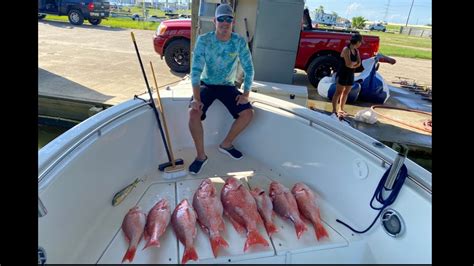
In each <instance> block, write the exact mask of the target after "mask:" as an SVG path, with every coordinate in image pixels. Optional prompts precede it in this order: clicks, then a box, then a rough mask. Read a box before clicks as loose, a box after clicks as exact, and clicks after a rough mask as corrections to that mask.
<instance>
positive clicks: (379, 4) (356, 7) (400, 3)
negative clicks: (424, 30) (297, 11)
mask: <svg viewBox="0 0 474 266" xmlns="http://www.w3.org/2000/svg"><path fill="white" fill-rule="evenodd" d="M412 1H413V8H412V10H411V14H410V20H409V21H408V24H411V25H425V24H428V23H429V24H431V23H432V22H431V8H432V5H431V0H305V6H307V7H308V9H309V10H310V11H311V13H312V12H313V11H314V10H315V9H316V8H318V7H319V6H320V5H322V6H323V7H324V13H332V12H333V11H334V12H336V13H337V14H338V15H339V16H341V17H344V18H348V19H352V17H357V16H363V17H364V18H365V19H366V20H369V21H378V20H384V17H385V13H387V16H386V19H385V20H386V21H387V22H389V23H399V24H405V23H406V21H407V17H408V13H409V12H410V6H411V4H412ZM387 5H388V12H387Z"/></svg>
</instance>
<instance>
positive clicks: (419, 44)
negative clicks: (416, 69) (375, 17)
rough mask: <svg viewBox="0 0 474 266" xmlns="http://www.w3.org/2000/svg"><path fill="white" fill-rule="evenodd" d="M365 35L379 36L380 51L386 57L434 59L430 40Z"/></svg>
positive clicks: (390, 34) (374, 32) (382, 34)
mask: <svg viewBox="0 0 474 266" xmlns="http://www.w3.org/2000/svg"><path fill="white" fill-rule="evenodd" d="M364 35H374V36H379V38H380V48H379V51H380V52H381V53H382V54H384V55H388V56H400V57H407V58H421V59H430V60H431V59H432V52H431V48H432V41H431V39H430V38H423V37H416V36H409V35H405V34H398V33H388V32H376V31H371V32H365V33H364Z"/></svg>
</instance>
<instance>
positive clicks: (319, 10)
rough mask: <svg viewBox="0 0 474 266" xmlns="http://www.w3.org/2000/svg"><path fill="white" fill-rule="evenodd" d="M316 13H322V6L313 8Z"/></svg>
mask: <svg viewBox="0 0 474 266" xmlns="http://www.w3.org/2000/svg"><path fill="white" fill-rule="evenodd" d="M314 11H315V12H316V13H324V6H319V7H318V8H316V9H315V10H314Z"/></svg>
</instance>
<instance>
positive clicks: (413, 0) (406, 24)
mask: <svg viewBox="0 0 474 266" xmlns="http://www.w3.org/2000/svg"><path fill="white" fill-rule="evenodd" d="M413 2H415V0H412V1H411V7H410V12H408V17H407V23H405V27H407V26H408V20H409V19H410V14H411V9H412V7H413Z"/></svg>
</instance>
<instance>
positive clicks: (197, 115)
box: [189, 108, 202, 121]
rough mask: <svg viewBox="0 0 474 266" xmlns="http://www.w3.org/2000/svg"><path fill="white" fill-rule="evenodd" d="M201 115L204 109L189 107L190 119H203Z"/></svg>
mask: <svg viewBox="0 0 474 266" xmlns="http://www.w3.org/2000/svg"><path fill="white" fill-rule="evenodd" d="M201 116H202V111H201V110H195V109H192V108H190V109H189V120H190V121H196V120H198V121H201Z"/></svg>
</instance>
